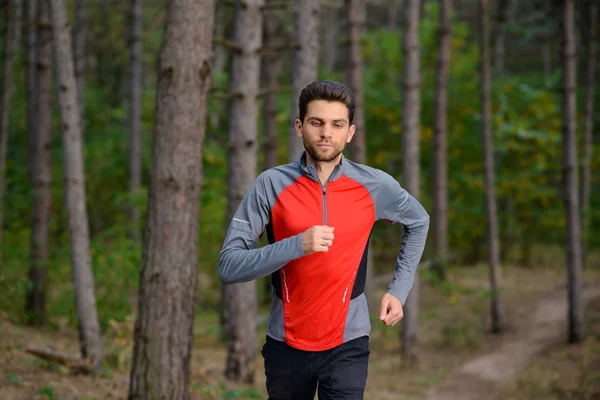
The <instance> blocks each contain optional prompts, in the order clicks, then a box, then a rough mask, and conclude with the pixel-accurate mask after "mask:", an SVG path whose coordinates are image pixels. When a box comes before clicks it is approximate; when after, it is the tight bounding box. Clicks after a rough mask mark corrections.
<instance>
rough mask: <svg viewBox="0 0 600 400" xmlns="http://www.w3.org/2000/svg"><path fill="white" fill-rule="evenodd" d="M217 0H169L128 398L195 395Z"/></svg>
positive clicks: (160, 62) (159, 76)
mask: <svg viewBox="0 0 600 400" xmlns="http://www.w3.org/2000/svg"><path fill="white" fill-rule="evenodd" d="M214 4H215V3H214V0H180V1H173V2H167V3H166V17H165V19H166V20H165V30H164V34H163V46H162V49H161V53H160V56H159V62H158V71H157V78H158V79H157V92H156V94H157V101H156V125H155V132H154V149H153V159H152V173H151V179H150V187H149V191H148V219H147V225H146V234H145V235H144V252H143V259H142V268H141V278H140V291H139V298H138V299H139V300H138V313H137V318H136V323H135V332H134V349H133V357H132V367H131V375H130V386H129V399H173V400H180V399H189V398H190V395H189V390H188V389H189V383H190V361H191V352H192V341H193V327H194V312H195V304H196V281H197V275H198V274H197V267H198V229H199V226H198V225H199V223H198V222H199V214H200V206H199V205H200V198H201V189H202V146H203V143H204V137H205V128H206V108H207V104H208V91H209V89H210V84H211V73H210V72H211V71H210V68H211V67H210V66H211V59H212V54H211V52H212V37H213V18H214Z"/></svg>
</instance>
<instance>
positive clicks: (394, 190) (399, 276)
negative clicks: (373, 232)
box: [376, 173, 429, 305]
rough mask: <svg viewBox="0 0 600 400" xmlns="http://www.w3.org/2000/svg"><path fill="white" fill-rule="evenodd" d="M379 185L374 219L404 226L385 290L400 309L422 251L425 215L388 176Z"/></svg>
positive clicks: (416, 202)
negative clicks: (393, 271) (393, 297)
mask: <svg viewBox="0 0 600 400" xmlns="http://www.w3.org/2000/svg"><path fill="white" fill-rule="evenodd" d="M380 184H381V185H382V186H381V188H380V190H379V191H378V192H379V198H378V199H377V201H376V207H377V211H376V212H377V219H386V220H389V221H390V222H392V223H397V224H403V225H404V234H403V237H402V243H401V246H400V252H399V253H398V257H397V260H396V270H395V273H394V278H393V280H392V282H391V283H390V285H389V286H388V293H391V294H392V295H394V296H395V297H397V298H398V299H399V300H400V301H401V302H402V304H403V305H404V304H405V302H406V298H407V297H408V294H409V293H410V290H411V289H412V285H413V282H414V279H415V272H416V269H417V264H418V263H419V261H420V260H421V256H422V255H423V250H424V249H425V242H426V241H427V232H428V230H429V214H428V213H427V211H425V208H423V206H422V205H421V204H420V203H419V202H418V201H417V200H416V199H415V198H414V197H413V196H412V195H411V194H410V193H408V192H407V191H406V190H405V189H404V188H402V187H401V186H400V184H399V183H398V182H397V181H396V180H395V179H394V178H393V177H391V176H390V175H388V174H386V173H383V177H382V181H381V183H380ZM378 205H379V207H378Z"/></svg>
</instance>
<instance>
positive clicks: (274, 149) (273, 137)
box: [262, 11, 283, 288]
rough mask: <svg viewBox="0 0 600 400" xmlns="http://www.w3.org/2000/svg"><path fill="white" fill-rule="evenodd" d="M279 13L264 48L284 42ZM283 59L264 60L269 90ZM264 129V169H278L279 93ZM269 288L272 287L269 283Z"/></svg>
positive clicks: (268, 24) (266, 104) (268, 101)
mask: <svg viewBox="0 0 600 400" xmlns="http://www.w3.org/2000/svg"><path fill="white" fill-rule="evenodd" d="M280 18H281V17H280V14H279V12H275V11H272V12H270V13H266V14H265V15H264V27H263V28H264V47H265V48H274V47H276V46H278V45H280V44H282V42H283V38H281V37H280V35H281V32H280V29H278V26H279V25H280V23H281V22H280ZM282 61H283V60H282V58H281V56H280V55H279V54H278V53H277V52H275V53H271V54H266V55H265V56H263V59H262V68H263V73H262V77H263V80H264V84H265V86H266V88H267V89H275V88H276V87H277V84H278V82H279V75H280V74H281V67H282ZM263 129H264V142H265V147H264V151H265V164H264V168H265V170H266V169H269V168H273V167H276V166H277V165H278V164H279V154H278V148H279V138H278V134H277V131H278V127H277V93H276V92H275V91H273V90H272V91H269V92H268V93H267V94H266V95H265V96H264V100H263ZM268 285H269V288H270V286H271V283H270V281H269V282H268Z"/></svg>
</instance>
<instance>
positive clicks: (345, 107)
mask: <svg viewBox="0 0 600 400" xmlns="http://www.w3.org/2000/svg"><path fill="white" fill-rule="evenodd" d="M299 104H300V107H299V119H297V120H296V133H297V135H298V137H299V138H301V139H302V141H303V143H304V148H305V150H306V151H305V152H304V153H303V154H302V156H301V158H300V159H299V160H298V161H296V162H292V163H290V164H286V165H282V166H278V167H276V168H272V169H269V170H267V171H265V172H263V173H262V174H261V175H260V176H259V177H258V178H257V179H256V181H255V182H254V184H253V185H252V187H251V188H250V190H249V191H248V193H247V194H246V195H245V197H244V199H243V200H242V202H241V204H240V206H239V208H238V210H237V212H236V214H235V216H234V218H233V219H232V221H231V224H230V226H229V229H228V232H227V235H226V238H225V243H224V244H223V249H222V251H221V255H220V258H219V277H220V279H221V281H222V282H223V283H224V284H231V283H237V282H245V281H250V280H253V279H257V278H260V277H263V276H267V275H269V274H271V281H272V286H273V298H272V305H271V313H270V316H269V327H268V333H267V338H266V343H265V345H264V347H263V349H262V355H263V357H264V360H265V374H266V386H267V391H268V394H269V399H272V400H283V399H298V400H303V399H313V398H314V396H315V392H316V390H317V385H318V391H319V399H320V400H327V399H345V400H352V399H362V398H363V395H364V390H365V385H366V381H367V370H368V359H369V352H370V351H369V333H370V329H371V326H370V320H369V311H368V310H369V309H368V307H367V300H366V297H365V294H364V287H365V277H366V263H367V247H368V241H369V236H370V234H371V229H372V227H373V224H374V223H375V222H376V221H377V220H381V219H383V220H388V221H389V222H392V223H401V224H404V226H405V231H404V239H403V241H402V245H401V248H400V252H399V255H398V259H397V265H396V270H395V274H394V278H393V280H392V282H391V284H390V285H389V287H388V290H387V293H386V294H385V295H384V296H383V299H382V301H381V312H380V319H381V320H382V321H383V323H384V324H385V325H387V326H393V325H395V324H396V323H398V321H400V319H401V318H402V316H403V311H402V310H403V304H404V302H405V301H406V298H407V296H408V294H409V291H410V289H411V287H412V284H413V280H414V275H415V269H416V266H417V263H418V262H419V260H420V258H421V256H422V253H423V249H424V246H425V241H426V237H427V231H428V228H429V215H428V214H427V212H426V211H425V209H424V208H423V207H422V206H421V204H419V202H417V200H415V198H414V197H412V196H411V195H410V194H409V193H408V192H407V191H406V190H404V189H403V188H402V187H400V185H399V184H398V182H397V181H396V180H395V179H394V178H392V177H391V176H390V175H388V174H387V173H385V172H383V171H381V170H378V169H375V168H371V167H368V166H365V165H361V164H357V163H354V162H352V161H350V160H348V159H346V158H344V156H343V154H342V151H343V150H344V148H345V146H346V144H347V143H350V141H351V140H352V137H353V135H354V131H355V126H354V125H353V124H352V122H353V117H354V95H353V93H352V92H351V90H350V89H349V88H348V87H347V86H345V85H343V84H341V83H337V82H331V81H315V82H313V83H311V84H309V85H308V86H306V87H305V88H304V90H303V91H302V93H301V95H300V101H299ZM264 232H266V233H267V236H268V239H269V244H268V245H267V246H264V247H262V248H257V243H258V240H259V238H260V236H261V235H262V234H263V233H264Z"/></svg>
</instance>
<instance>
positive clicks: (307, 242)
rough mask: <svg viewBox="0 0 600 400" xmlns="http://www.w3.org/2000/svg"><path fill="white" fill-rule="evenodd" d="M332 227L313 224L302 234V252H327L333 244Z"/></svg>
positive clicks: (306, 253)
mask: <svg viewBox="0 0 600 400" xmlns="http://www.w3.org/2000/svg"><path fill="white" fill-rule="evenodd" d="M333 229H334V228H333V227H331V226H323V225H315V226H313V227H312V228H309V229H307V230H306V231H305V232H304V233H303V234H302V247H303V248H304V254H305V255H309V254H312V253H316V252H319V251H320V252H327V251H329V247H330V246H331V245H332V244H333Z"/></svg>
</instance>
